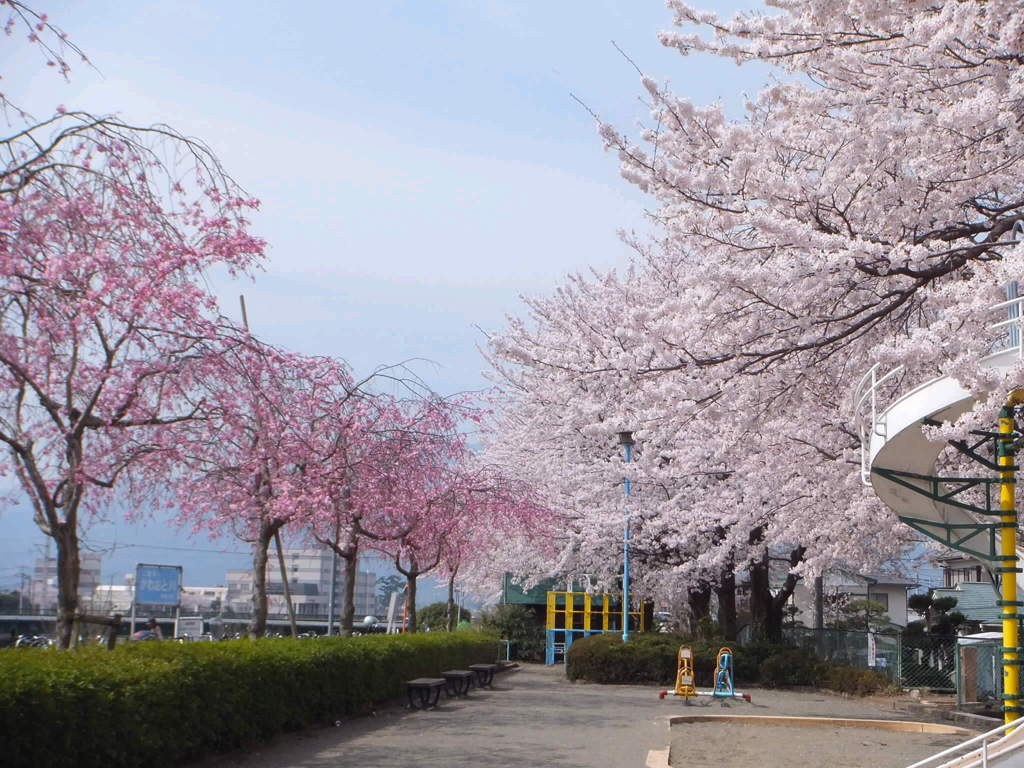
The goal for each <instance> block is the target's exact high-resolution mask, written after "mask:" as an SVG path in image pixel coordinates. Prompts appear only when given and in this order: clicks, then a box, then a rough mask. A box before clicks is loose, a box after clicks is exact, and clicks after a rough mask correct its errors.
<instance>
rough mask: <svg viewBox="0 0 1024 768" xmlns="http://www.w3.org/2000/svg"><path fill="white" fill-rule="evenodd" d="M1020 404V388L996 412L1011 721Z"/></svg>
mask: <svg viewBox="0 0 1024 768" xmlns="http://www.w3.org/2000/svg"><path fill="white" fill-rule="evenodd" d="M1022 403H1024V390H1021V389H1015V390H1013V392H1011V393H1010V396H1009V397H1008V398H1007V400H1006V405H1004V406H1003V407H1002V409H1001V410H1000V411H999V436H998V438H997V463H998V465H999V467H1000V469H999V481H1000V482H999V512H1000V516H999V521H1000V526H999V558H998V562H999V565H998V566H997V567H996V571H997V572H998V573H999V575H1000V586H999V592H1000V594H999V597H1000V599H999V601H998V605H999V606H1000V607H1001V608H1002V613H1001V614H1000V616H999V618H1000V619H1002V622H1003V647H1002V654H1003V721H1004V722H1006V723H1011V722H1013V721H1014V720H1016V719H1018V718H1019V717H1020V716H1021V714H1022V708H1021V703H1020V701H1021V699H1020V667H1021V663H1022V660H1021V654H1020V633H1019V624H1018V613H1019V612H1018V610H1017V608H1018V607H1020V606H1021V604H1022V603H1021V602H1020V601H1019V600H1018V599H1017V574H1018V573H1019V572H1020V568H1019V567H1018V566H1017V503H1016V489H1017V480H1016V472H1017V467H1016V465H1015V458H1016V456H1015V451H1014V447H1013V439H1014V418H1013V410H1014V406H1016V405H1020V404H1022Z"/></svg>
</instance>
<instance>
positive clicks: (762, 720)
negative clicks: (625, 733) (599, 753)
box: [668, 715, 973, 737]
mask: <svg viewBox="0 0 1024 768" xmlns="http://www.w3.org/2000/svg"><path fill="white" fill-rule="evenodd" d="M668 722H669V728H671V727H672V726H673V725H675V724H676V723H749V724H754V725H757V724H760V725H807V726H825V727H828V726H834V725H839V726H851V727H854V728H877V729H879V730H883V731H899V732H902V733H941V734H952V735H957V736H965V737H970V736H971V735H972V734H973V732H972V731H969V730H968V729H966V728H960V727H959V726H956V725H940V724H938V723H919V722H915V721H913V720H867V719H861V718H853V717H786V716H783V715H673V716H672V717H670V718H669V719H668Z"/></svg>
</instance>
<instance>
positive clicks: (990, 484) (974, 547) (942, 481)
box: [871, 389, 1024, 723]
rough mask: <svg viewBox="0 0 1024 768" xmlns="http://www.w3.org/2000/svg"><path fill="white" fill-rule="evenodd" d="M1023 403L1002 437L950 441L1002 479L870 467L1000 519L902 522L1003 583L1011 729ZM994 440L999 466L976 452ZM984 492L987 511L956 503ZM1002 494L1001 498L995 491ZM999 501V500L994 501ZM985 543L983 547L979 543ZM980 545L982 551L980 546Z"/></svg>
mask: <svg viewBox="0 0 1024 768" xmlns="http://www.w3.org/2000/svg"><path fill="white" fill-rule="evenodd" d="M1022 403H1024V390H1019V389H1017V390H1014V391H1013V392H1012V393H1010V396H1009V397H1008V398H1007V401H1006V405H1004V406H1003V408H1002V409H1001V410H1000V411H999V431H998V432H987V431H982V430H976V431H974V432H972V433H971V434H972V435H975V436H978V437H980V438H981V439H980V440H977V441H975V442H973V443H968V442H967V441H964V440H951V441H950V443H949V444H950V445H951V446H952V447H953V448H955V449H956V450H958V451H959V452H960V453H961V454H963V455H964V456H967V457H968V458H969V459H971V460H972V461H974V462H976V463H978V464H980V465H981V466H983V467H985V468H986V469H990V470H994V471H997V472H998V473H999V475H998V477H939V476H936V475H922V474H918V473H916V472H904V471H901V470H894V469H886V468H884V467H872V468H871V472H872V473H874V474H877V475H879V476H880V477H883V478H885V479H887V480H889V481H890V482H893V483H896V484H897V485H900V486H902V487H904V488H906V489H908V490H910V491H913V492H914V493H917V494H920V495H922V496H925V497H927V498H929V499H932V500H933V501H936V502H938V503H940V504H946V505H949V506H953V507H957V508H959V509H963V510H966V511H968V512H972V513H974V514H976V515H980V516H982V517H989V518H998V520H993V521H992V522H976V523H942V522H939V521H936V520H925V519H921V518H914V517H906V516H903V515H900V516H899V519H900V521H901V522H903V523H905V524H906V525H908V526H910V527H911V528H913V529H914V530H915V531H918V532H920V533H923V534H924V535H925V536H928V537H929V538H932V539H935V540H936V541H939V542H941V543H942V544H944V545H945V546H947V547H949V548H950V549H955V550H957V551H959V552H963V553H965V554H968V555H971V556H972V557H976V558H978V559H979V560H985V561H988V562H990V563H992V564H993V565H992V566H991V567H992V570H993V571H994V572H995V573H996V574H998V577H999V599H998V600H997V601H996V604H997V605H998V606H999V607H1000V608H1002V611H1003V612H1002V613H1001V614H1000V616H999V618H1000V619H1001V620H1002V622H1003V646H1002V666H1003V716H1004V718H1005V720H1006V722H1007V723H1009V722H1011V721H1013V720H1015V719H1017V717H1018V716H1019V715H1020V714H1021V713H1024V706H1022V701H1021V691H1020V682H1021V670H1020V667H1021V665H1022V664H1024V655H1022V654H1021V649H1020V647H1019V646H1020V637H1019V632H1020V625H1019V616H1018V610H1017V609H1018V608H1020V607H1024V601H1020V600H1018V599H1017V579H1016V574H1017V573H1020V572H1021V569H1020V568H1019V567H1018V566H1017V549H1016V541H1017V527H1018V524H1017V506H1016V487H1017V486H1016V483H1017V481H1016V474H1017V471H1018V470H1019V469H1020V468H1019V467H1018V466H1017V465H1016V463H1015V450H1014V440H1015V438H1017V437H1018V436H1019V435H1018V434H1017V433H1016V431H1015V430H1014V407H1015V406H1017V405H1021V404H1022ZM924 424H925V425H927V426H938V424H939V422H936V421H934V420H933V419H925V420H924ZM989 440H991V441H992V442H993V449H994V450H993V453H994V455H995V457H996V460H995V461H992V460H991V459H989V458H987V457H986V456H983V455H981V454H980V453H979V452H978V449H979V448H980V447H981V446H982V445H983V444H985V443H986V442H988V441H989ZM979 486H981V487H983V488H984V490H985V502H984V503H985V506H983V507H982V506H979V505H978V504H971V503H969V502H965V501H961V500H960V499H958V498H956V497H957V496H959V495H960V494H962V493H963V492H964V491H967V490H969V489H971V488H977V487H979ZM995 488H998V494H996V493H995V492H994V489H995ZM997 495H998V499H997V498H995V497H996V496H997ZM978 537H983V541H984V543H983V544H982V543H981V542H979V541H978ZM979 544H981V546H979Z"/></svg>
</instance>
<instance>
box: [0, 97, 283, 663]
mask: <svg viewBox="0 0 1024 768" xmlns="http://www.w3.org/2000/svg"><path fill="white" fill-rule="evenodd" d="M0 153H2V163H3V165H2V167H0V307H2V309H0V312H2V314H0V442H2V443H3V444H4V446H6V448H7V452H6V458H5V460H4V469H5V470H7V471H13V472H14V474H15V475H16V477H17V478H18V481H19V483H20V485H21V487H22V489H23V490H24V491H25V493H26V494H27V495H28V497H29V499H30V500H31V503H32V506H33V512H34V517H35V520H36V523H37V524H38V525H39V527H40V529H41V530H42V531H43V533H45V534H46V535H47V536H50V537H51V538H53V540H54V542H55V544H56V546H57V561H58V574H59V587H58V593H59V605H58V639H59V642H60V645H61V646H62V647H66V646H67V645H68V643H69V642H70V638H71V626H72V621H73V619H74V616H75V613H76V611H77V609H78V597H77V593H78V557H79V555H78V551H79V545H78V530H79V523H80V519H81V515H82V514H83V513H88V512H91V511H95V510H96V509H98V508H101V507H102V506H104V505H105V504H106V503H107V502H108V500H109V499H110V497H111V493H112V491H113V489H114V488H115V486H116V485H117V483H118V481H119V479H120V478H122V476H128V475H130V474H131V472H132V469H133V467H134V466H135V465H136V464H139V463H141V462H145V461H147V460H150V459H153V458H154V457H155V455H156V453H155V452H154V451H152V450H151V449H150V448H148V447H147V446H148V444H149V441H150V438H152V437H154V436H155V433H156V432H157V431H159V430H160V429H161V428H163V427H164V426H166V425H168V424H172V423H176V422H180V421H182V420H187V419H190V418H193V417H195V415H196V411H195V409H194V406H193V405H192V404H190V402H189V400H188V399H187V398H185V397H183V394H184V391H185V390H186V389H187V388H188V387H189V386H190V382H191V380H192V379H191V377H193V376H195V375H198V370H199V368H200V367H201V365H202V355H201V354H200V351H201V348H202V347H203V346H204V342H205V341H206V340H207V339H209V338H211V337H213V336H215V335H216V334H217V311H216V305H215V301H214V299H213V298H212V297H211V296H210V295H209V294H208V293H207V291H206V290H205V288H204V287H203V285H202V280H201V277H202V274H203V272H204V271H205V270H207V269H209V268H211V267H227V268H228V269H230V270H232V271H240V270H246V269H249V268H250V267H251V266H252V265H253V264H254V263H255V261H256V260H257V259H259V258H260V257H261V255H262V251H263V243H262V242H261V241H260V240H258V239H256V238H254V237H252V236H251V235H250V234H248V231H247V226H248V222H247V221H246V218H245V214H246V212H247V211H248V210H250V209H252V208H253V207H255V202H254V201H252V200H250V199H249V198H247V197H245V196H244V195H242V194H241V192H240V190H239V189H238V188H237V186H236V185H235V184H234V183H233V182H232V181H231V179H230V178H229V177H228V176H227V175H226V174H225V173H224V172H223V170H222V169H221V167H220V165H219V164H218V162H217V160H216V157H215V156H214V155H213V154H212V153H211V152H210V151H209V149H207V148H206V147H205V146H203V145H202V144H200V143H198V142H196V141H194V140H191V139H186V138H184V137H182V136H179V135H177V134H175V133H174V132H173V131H171V130H170V129H167V128H154V129H145V128H135V127H132V126H130V125H127V124H124V123H121V122H118V121H116V120H104V119H96V118H93V117H90V116H88V115H84V114H80V113H75V114H67V115H60V116H58V117H55V118H53V119H51V120H48V121H45V122H44V123H41V124H39V125H37V126H34V127H31V128H27V129H25V130H22V131H20V132H18V133H16V134H15V135H13V136H10V137H8V138H6V139H3V140H0ZM183 174H187V177H188V178H187V180H186V179H183V178H182V175H183Z"/></svg>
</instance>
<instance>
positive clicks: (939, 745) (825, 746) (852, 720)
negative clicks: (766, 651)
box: [670, 691, 974, 768]
mask: <svg viewBox="0 0 1024 768" xmlns="http://www.w3.org/2000/svg"><path fill="white" fill-rule="evenodd" d="M671 714H672V715H673V716H674V717H675V721H674V722H673V724H672V726H671V739H672V751H671V755H670V762H671V765H672V766H676V767H678V768H684V766H685V768H712V766H714V768H723V766H724V767H727V768H741V767H742V766H751V767H752V768H823V767H825V766H827V767H828V768H904V766H907V765H910V764H911V763H914V762H916V761H918V760H921V759H923V758H925V757H928V756H929V755H933V754H935V753H936V752H939V751H941V750H943V749H947V748H948V747H952V746H955V745H956V744H959V743H961V742H963V741H965V740H966V739H968V738H970V737H971V736H973V735H974V733H973V732H970V731H967V730H965V729H962V728H956V727H955V726H953V725H952V724H948V723H947V724H924V725H922V726H919V727H915V726H902V725H899V724H898V723H897V722H895V721H901V720H902V721H906V720H916V719H917V718H913V717H908V714H907V713H906V712H902V711H899V709H898V708H896V707H895V706H891V708H890V707H885V706H880V705H878V704H876V703H874V702H868V701H865V700H862V699H850V698H843V697H839V696H832V695H829V694H808V693H796V692H787V691H757V692H755V694H754V703H753V705H752V706H743V705H741V704H731V705H730V706H729V707H728V708H720V707H717V706H695V707H694V706H691V707H676V708H675V711H674V712H672V713H671ZM787 717H806V718H809V719H807V720H801V721H788V720H786V719H785V718H787ZM722 718H724V719H722ZM730 718H736V719H730ZM760 718H763V719H760ZM831 718H839V719H842V718H848V719H849V720H847V724H840V722H841V720H840V721H835V722H833V721H830V719H831ZM865 720H876V721H877V722H876V723H874V724H868V723H866V722H864V721H865ZM684 721H692V722H684ZM904 728H910V729H912V730H902V729H904ZM894 729H900V730H894ZM922 730H927V731H931V732H921V731H922ZM950 731H953V733H950Z"/></svg>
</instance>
